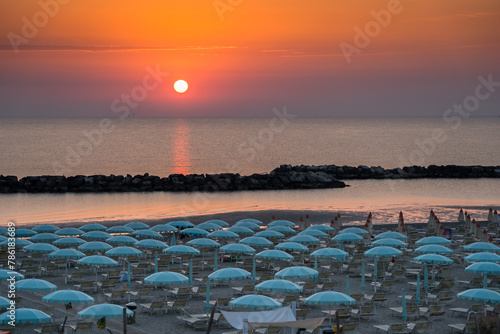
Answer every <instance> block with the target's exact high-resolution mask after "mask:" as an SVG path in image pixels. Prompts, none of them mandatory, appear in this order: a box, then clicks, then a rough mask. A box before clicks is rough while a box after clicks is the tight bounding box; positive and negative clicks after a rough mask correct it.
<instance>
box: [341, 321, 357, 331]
mask: <svg viewBox="0 0 500 334" xmlns="http://www.w3.org/2000/svg"><path fill="white" fill-rule="evenodd" d="M357 327H358V324H357V323H355V322H351V323H347V324H343V325H342V330H341V333H343V334H348V333H359V331H358V330H357Z"/></svg>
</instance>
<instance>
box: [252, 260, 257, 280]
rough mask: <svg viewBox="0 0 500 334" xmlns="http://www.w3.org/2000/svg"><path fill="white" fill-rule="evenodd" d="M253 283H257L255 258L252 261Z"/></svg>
mask: <svg viewBox="0 0 500 334" xmlns="http://www.w3.org/2000/svg"><path fill="white" fill-rule="evenodd" d="M252 262H253V263H252V282H253V283H255V271H256V265H255V256H254V257H253V261H252Z"/></svg>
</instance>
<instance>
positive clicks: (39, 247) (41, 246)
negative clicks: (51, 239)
mask: <svg viewBox="0 0 500 334" xmlns="http://www.w3.org/2000/svg"><path fill="white" fill-rule="evenodd" d="M23 249H24V250H25V251H27V252H29V253H42V254H46V253H52V252H54V251H56V250H58V249H59V248H57V247H56V246H53V245H51V244H46V243H44V242H42V243H38V244H31V245H28V246H26V247H24V248H23Z"/></svg>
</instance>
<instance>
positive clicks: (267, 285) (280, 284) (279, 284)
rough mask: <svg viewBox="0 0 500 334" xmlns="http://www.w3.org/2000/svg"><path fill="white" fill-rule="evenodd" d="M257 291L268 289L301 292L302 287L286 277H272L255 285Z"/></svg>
mask: <svg viewBox="0 0 500 334" xmlns="http://www.w3.org/2000/svg"><path fill="white" fill-rule="evenodd" d="M255 290H256V291H266V292H275V291H278V292H292V293H299V292H302V287H301V286H300V285H298V284H295V283H293V282H291V281H287V280H284V279H272V280H268V281H264V282H262V283H259V284H257V285H256V286H255Z"/></svg>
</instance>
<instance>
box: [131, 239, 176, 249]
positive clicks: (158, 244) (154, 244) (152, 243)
mask: <svg viewBox="0 0 500 334" xmlns="http://www.w3.org/2000/svg"><path fill="white" fill-rule="evenodd" d="M135 247H137V248H145V249H165V248H167V247H168V246H167V244H165V243H164V242H162V241H159V240H156V239H142V240H140V241H137V243H136V244H135Z"/></svg>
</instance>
